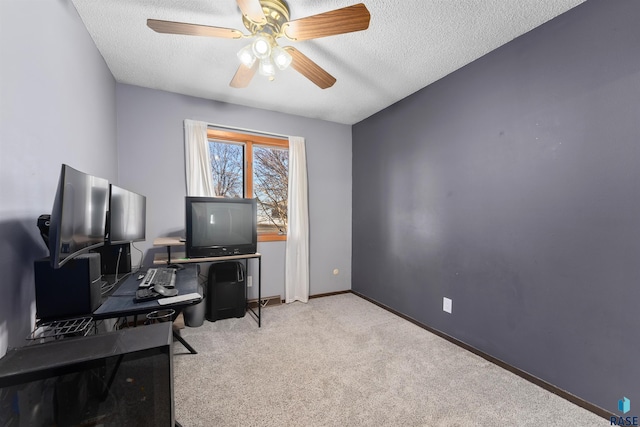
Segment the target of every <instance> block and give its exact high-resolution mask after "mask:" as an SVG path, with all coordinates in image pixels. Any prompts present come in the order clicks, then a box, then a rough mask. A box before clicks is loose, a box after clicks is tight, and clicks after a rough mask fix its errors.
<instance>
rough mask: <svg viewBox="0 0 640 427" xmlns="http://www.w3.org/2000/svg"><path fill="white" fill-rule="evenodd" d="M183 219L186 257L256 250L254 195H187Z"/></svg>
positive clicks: (240, 253)
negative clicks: (250, 197)
mask: <svg viewBox="0 0 640 427" xmlns="http://www.w3.org/2000/svg"><path fill="white" fill-rule="evenodd" d="M185 219H186V221H185V222H186V224H185V225H186V227H185V228H186V239H185V240H186V242H185V248H186V253H187V258H201V257H216V256H228V255H244V254H254V253H256V250H257V247H258V246H257V244H258V232H257V223H258V207H257V203H256V200H255V199H231V198H223V197H189V196H188V197H186V217H185Z"/></svg>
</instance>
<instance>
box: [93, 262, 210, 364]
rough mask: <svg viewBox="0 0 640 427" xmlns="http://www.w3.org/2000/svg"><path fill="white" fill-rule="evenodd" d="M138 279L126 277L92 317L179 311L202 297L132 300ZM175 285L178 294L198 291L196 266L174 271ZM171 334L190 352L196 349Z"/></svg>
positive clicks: (187, 266) (102, 317)
mask: <svg viewBox="0 0 640 427" xmlns="http://www.w3.org/2000/svg"><path fill="white" fill-rule="evenodd" d="M138 285H140V281H139V280H137V275H131V276H129V277H127V278H126V279H125V280H124V282H122V283H121V284H120V286H119V287H118V288H117V289H116V290H115V291H114V292H113V293H112V294H111V296H109V297H108V298H107V299H106V300H105V302H104V303H102V305H101V306H100V307H98V309H97V310H96V311H94V312H93V318H94V319H96V320H98V319H113V318H116V317H126V316H137V315H139V314H148V313H151V312H152V311H155V310H159V309H173V310H176V312H179V311H180V310H182V309H183V308H185V307H187V306H189V305H193V304H197V303H199V302H200V301H202V298H200V299H197V300H191V301H182V302H176V303H174V304H167V305H160V304H159V303H158V300H151V301H144V302H134V300H133V298H134V296H135V294H136V291H137V290H138ZM175 287H176V289H177V290H178V294H179V295H184V294H188V293H192V292H196V293H199V292H198V266H197V265H185V266H184V269H181V270H178V271H177V272H176V282H175ZM173 336H174V337H175V338H176V339H177V340H178V341H180V342H181V343H182V345H184V346H185V347H186V348H187V349H188V350H189V351H190V352H191V353H193V354H195V353H196V351H195V350H194V349H193V347H191V346H190V345H189V344H188V343H187V342H186V341H185V340H184V339H183V338H182V337H181V336H180V335H179V334H178V333H176V332H175V331H174V333H173Z"/></svg>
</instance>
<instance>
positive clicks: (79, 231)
mask: <svg viewBox="0 0 640 427" xmlns="http://www.w3.org/2000/svg"><path fill="white" fill-rule="evenodd" d="M108 201H109V182H108V181H107V180H106V179H103V178H98V177H95V176H92V175H88V174H86V173H84V172H80V171H78V170H76V169H74V168H72V167H70V166H68V165H64V164H63V165H62V169H61V171H60V178H59V179H58V189H57V191H56V195H55V198H54V201H53V208H52V211H51V223H50V227H49V254H50V256H51V266H52V267H53V268H60V267H61V266H63V265H64V264H65V263H66V262H67V261H68V260H70V259H72V258H74V257H76V256H77V255H80V254H82V253H85V252H88V251H89V250H91V249H94V248H97V247H100V246H102V245H103V244H104V235H105V231H106V222H107V205H108Z"/></svg>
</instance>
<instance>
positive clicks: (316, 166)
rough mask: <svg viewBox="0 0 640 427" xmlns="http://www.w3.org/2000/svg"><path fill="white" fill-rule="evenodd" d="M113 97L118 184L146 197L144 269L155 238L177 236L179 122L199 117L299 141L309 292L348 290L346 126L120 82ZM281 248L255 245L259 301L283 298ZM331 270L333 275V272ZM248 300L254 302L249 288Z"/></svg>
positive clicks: (180, 211) (180, 219)
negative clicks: (303, 155)
mask: <svg viewBox="0 0 640 427" xmlns="http://www.w3.org/2000/svg"><path fill="white" fill-rule="evenodd" d="M116 93H117V96H116V99H117V101H116V102H117V115H118V153H119V157H118V162H119V171H120V176H119V178H120V184H121V185H123V186H124V187H126V188H130V189H132V190H134V191H137V192H139V193H142V194H144V195H146V196H147V241H146V242H143V243H141V244H136V246H137V247H138V248H140V249H141V250H142V251H143V252H145V259H144V264H145V265H149V264H150V263H151V261H152V255H153V252H154V249H153V247H152V243H153V240H154V239H155V238H156V237H160V236H167V235H184V196H185V194H186V184H185V168H184V136H183V120H184V119H193V120H202V121H205V122H208V123H215V124H221V125H225V126H234V127H238V128H245V129H255V130H259V131H262V132H273V133H276V134H283V135H296V136H303V137H304V138H305V139H306V151H307V167H308V179H309V211H310V257H311V265H310V288H311V289H310V293H311V294H312V295H314V294H321V293H326V292H334V291H342V290H348V289H350V286H351V282H350V280H351V127H350V126H347V125H342V124H336V123H331V122H326V121H321V120H314V119H308V118H303V117H298V116H292V115H288V114H282V113H275V112H271V111H266V110H260V109H254V108H247V107H242V106H236V105H231V104H225V103H220V102H214V101H209V100H205V99H200V98H193V97H188V96H184V95H177V94H173V93H168V92H162V91H158V90H153V89H145V88H141V87H137V86H130V85H124V84H118V85H117V89H116ZM149 164H151V165H153V166H152V167H148V165H149ZM160 250H162V251H164V249H160ZM284 250H285V243H284V242H263V243H259V245H258V251H259V252H261V253H262V254H263V259H262V267H263V272H262V282H263V287H262V296H273V295H280V296H282V297H284ZM132 252H134V254H133V255H134V259H133V262H134V263H138V262H139V260H137V259H136V257H137V255H136V254H135V251H132ZM334 268H338V269H339V270H340V274H339V275H337V276H334V275H333V273H332V271H333V269H334ZM254 271H255V270H254ZM254 281H255V283H256V285H257V281H256V280H254ZM249 296H250V298H255V297H257V288H256V286H254V288H253V289H249Z"/></svg>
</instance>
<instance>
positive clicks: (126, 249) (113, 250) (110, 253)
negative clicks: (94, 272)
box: [95, 243, 131, 274]
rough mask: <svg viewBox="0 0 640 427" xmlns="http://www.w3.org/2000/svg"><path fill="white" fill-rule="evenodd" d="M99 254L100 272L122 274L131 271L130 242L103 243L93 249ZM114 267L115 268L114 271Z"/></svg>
mask: <svg viewBox="0 0 640 427" xmlns="http://www.w3.org/2000/svg"><path fill="white" fill-rule="evenodd" d="M95 252H98V253H99V254H100V258H101V260H102V261H101V271H102V274H116V273H117V274H122V273H130V272H131V244H129V243H123V244H121V245H110V244H105V245H104V246H101V247H99V248H98V249H95ZM118 258H119V259H118ZM116 267H117V270H118V271H116Z"/></svg>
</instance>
